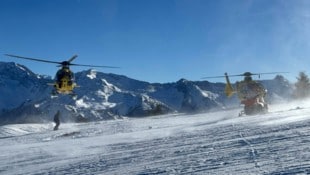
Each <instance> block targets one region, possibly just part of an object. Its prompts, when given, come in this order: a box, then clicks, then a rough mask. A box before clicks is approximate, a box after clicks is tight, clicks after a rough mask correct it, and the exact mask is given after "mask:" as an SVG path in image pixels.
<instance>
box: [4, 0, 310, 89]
mask: <svg viewBox="0 0 310 175" xmlns="http://www.w3.org/2000/svg"><path fill="white" fill-rule="evenodd" d="M0 24H1V27H0V54H1V55H3V54H5V53H9V54H16V55H21V56H26V57H35V58H42V59H49V60H55V61H62V60H66V59H69V58H70V57H71V56H72V55H74V54H78V55H79V57H78V58H77V59H76V60H75V63H80V64H96V65H107V66H119V67H121V69H97V70H99V71H102V72H107V73H116V74H121V75H126V76H128V77H130V78H134V79H138V80H143V81H148V82H160V83H164V82H174V81H177V80H179V79H181V78H186V79H189V80H201V78H202V77H206V76H217V75H223V74H224V72H228V73H229V74H239V73H243V72H245V71H251V72H253V73H257V72H277V71H281V72H282V71H288V72H290V73H289V74H285V75H284V76H285V77H286V78H288V79H289V80H290V81H296V77H297V76H298V73H299V72H300V71H305V72H306V74H308V73H309V68H310V59H309V58H308V57H309V55H310V54H309V53H310V49H309V48H310V47H309V46H310V1H308V0H1V1H0ZM0 61H6V62H7V61H14V62H17V63H21V64H24V65H26V66H27V67H29V68H30V69H31V70H33V71H34V72H35V73H39V74H47V75H52V76H54V74H55V73H56V71H57V68H56V67H55V66H54V65H50V64H46V63H37V62H31V61H27V60H20V59H11V58H7V57H5V56H1V57H0ZM86 69H88V68H85V67H72V70H73V71H75V72H76V71H81V70H86ZM271 78H273V75H272V76H270V75H268V76H267V75H265V76H262V77H261V79H271ZM237 79H238V78H237ZM233 80H234V79H233ZM209 81H212V82H216V81H224V79H210V80H209Z"/></svg>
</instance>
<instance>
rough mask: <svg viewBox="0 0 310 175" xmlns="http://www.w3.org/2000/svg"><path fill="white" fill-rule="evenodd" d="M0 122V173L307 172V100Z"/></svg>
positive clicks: (309, 140) (309, 113)
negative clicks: (250, 107)
mask: <svg viewBox="0 0 310 175" xmlns="http://www.w3.org/2000/svg"><path fill="white" fill-rule="evenodd" d="M239 110H240V109H236V110H231V111H225V112H213V113H204V114H196V115H181V114H179V115H162V116H154V117H149V118H135V119H133V118H124V119H121V120H108V121H100V122H89V123H80V124H69V123H68V124H61V125H60V130H58V131H52V128H53V124H52V123H47V124H19V125H5V126H1V127H0V138H1V139H0V140H1V142H0V152H1V156H0V174H6V175H10V174H81V175H82V174H83V175H85V174H246V175H248V174H310V161H309V160H310V149H309V145H310V102H306V101H305V102H296V103H290V104H279V105H277V106H275V105H272V106H270V111H271V112H270V113H268V114H265V115H257V116H249V117H236V116H237V115H238V112H239Z"/></svg>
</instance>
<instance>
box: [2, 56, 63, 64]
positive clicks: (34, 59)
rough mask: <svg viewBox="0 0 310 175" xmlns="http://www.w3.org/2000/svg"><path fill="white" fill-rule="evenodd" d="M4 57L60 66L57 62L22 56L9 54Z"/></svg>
mask: <svg viewBox="0 0 310 175" xmlns="http://www.w3.org/2000/svg"><path fill="white" fill-rule="evenodd" d="M4 55H6V56H8V57H14V58H21V59H26V60H32V61H40V62H45V63H53V64H61V62H57V61H49V60H43V59H38V58H29V57H22V56H18V55H11V54H4Z"/></svg>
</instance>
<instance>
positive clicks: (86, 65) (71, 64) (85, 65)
mask: <svg viewBox="0 0 310 175" xmlns="http://www.w3.org/2000/svg"><path fill="white" fill-rule="evenodd" d="M70 66H84V67H101V68H120V67H115V66H96V65H88V64H73V63H70Z"/></svg>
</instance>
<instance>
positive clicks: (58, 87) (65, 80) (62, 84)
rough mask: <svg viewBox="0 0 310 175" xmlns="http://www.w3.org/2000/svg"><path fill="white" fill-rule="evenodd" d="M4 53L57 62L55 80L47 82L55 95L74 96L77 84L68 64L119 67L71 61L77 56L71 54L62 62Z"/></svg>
mask: <svg viewBox="0 0 310 175" xmlns="http://www.w3.org/2000/svg"><path fill="white" fill-rule="evenodd" d="M5 55H6V56H9V57H14V58H21V59H26V60H32V61H39V62H45V63H53V64H59V67H61V68H60V69H59V70H58V71H57V73H56V76H55V82H54V83H50V84H49V85H52V86H54V88H55V89H54V91H53V92H52V95H53V96H57V94H70V95H72V96H74V97H75V93H74V91H73V90H74V88H75V87H78V85H77V84H76V83H75V81H74V73H73V72H72V71H71V70H70V68H69V66H86V67H101V68H119V67H113V66H96V65H85V64H74V63H71V62H72V61H73V60H74V59H75V58H76V57H77V55H74V56H72V57H71V58H70V59H69V60H68V61H62V62H58V61H49V60H44V59H37V58H29V57H23V56H17V55H11V54H5Z"/></svg>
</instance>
